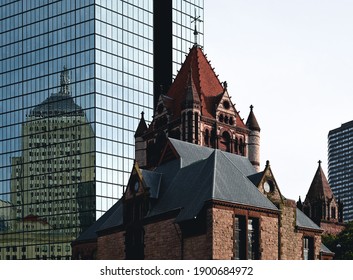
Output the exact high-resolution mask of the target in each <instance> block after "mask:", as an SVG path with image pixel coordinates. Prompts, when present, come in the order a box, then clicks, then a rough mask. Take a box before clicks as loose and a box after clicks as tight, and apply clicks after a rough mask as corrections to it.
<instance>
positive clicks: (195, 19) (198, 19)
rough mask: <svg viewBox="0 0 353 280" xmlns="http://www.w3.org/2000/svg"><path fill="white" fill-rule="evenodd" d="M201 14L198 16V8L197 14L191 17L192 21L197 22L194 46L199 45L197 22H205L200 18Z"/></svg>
mask: <svg viewBox="0 0 353 280" xmlns="http://www.w3.org/2000/svg"><path fill="white" fill-rule="evenodd" d="M200 17H201V16H197V15H196V9H195V16H193V17H191V19H192V21H191V23H193V22H194V23H195V28H194V36H195V42H194V46H197V45H198V44H197V35H199V32H198V31H197V25H196V23H197V22H203V21H202V20H201V19H200Z"/></svg>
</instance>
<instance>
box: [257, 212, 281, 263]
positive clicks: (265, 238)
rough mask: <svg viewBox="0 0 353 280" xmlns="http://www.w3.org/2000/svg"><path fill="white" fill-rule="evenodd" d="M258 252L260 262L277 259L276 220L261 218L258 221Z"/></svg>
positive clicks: (273, 218)
mask: <svg viewBox="0 0 353 280" xmlns="http://www.w3.org/2000/svg"><path fill="white" fill-rule="evenodd" d="M260 252H261V259H262V260H277V259H278V218H277V217H269V216H262V217H261V221H260Z"/></svg>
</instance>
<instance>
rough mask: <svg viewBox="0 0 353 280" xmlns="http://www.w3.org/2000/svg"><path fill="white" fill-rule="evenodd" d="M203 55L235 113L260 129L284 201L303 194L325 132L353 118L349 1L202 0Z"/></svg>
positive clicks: (352, 4) (321, 156)
mask: <svg viewBox="0 0 353 280" xmlns="http://www.w3.org/2000/svg"><path fill="white" fill-rule="evenodd" d="M204 1H205V11H204V25H205V26H204V28H205V30H204V34H205V41H204V53H205V54H207V58H208V59H209V60H210V61H211V65H212V67H214V68H215V72H216V74H218V75H219V79H220V81H221V82H222V81H227V83H228V92H229V93H230V95H231V96H232V101H233V103H235V108H236V109H237V110H238V111H240V116H241V117H242V118H244V119H245V121H246V119H247V117H248V114H249V110H250V109H249V106H250V105H251V104H252V105H253V106H254V113H255V116H256V118H257V121H258V123H259V125H260V127H261V169H263V168H264V167H265V164H266V160H269V161H270V165H271V169H272V171H273V173H274V176H275V179H276V182H277V184H278V186H279V188H280V190H281V192H282V195H284V196H285V197H286V198H289V199H295V200H297V199H298V198H299V196H301V198H302V200H304V199H305V196H306V193H307V191H308V189H309V187H310V184H311V182H312V180H313V177H314V175H315V172H316V170H317V168H318V161H319V160H321V161H322V164H321V166H322V168H323V170H324V172H325V174H326V177H327V178H328V171H327V162H328V159H327V136H328V132H329V131H330V130H332V129H334V128H337V127H340V126H341V124H343V123H345V122H348V121H351V120H353V16H352V13H353V1H352V0H349V1H348V0H217V1H215V0H204Z"/></svg>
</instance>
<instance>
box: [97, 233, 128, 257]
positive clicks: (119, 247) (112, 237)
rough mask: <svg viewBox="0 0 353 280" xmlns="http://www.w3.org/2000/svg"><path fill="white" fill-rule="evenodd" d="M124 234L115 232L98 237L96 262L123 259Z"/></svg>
mask: <svg viewBox="0 0 353 280" xmlns="http://www.w3.org/2000/svg"><path fill="white" fill-rule="evenodd" d="M124 233H125V232H116V233H112V234H108V235H104V236H101V237H98V244H97V245H98V250H97V259H98V260H123V259H125V237H124Z"/></svg>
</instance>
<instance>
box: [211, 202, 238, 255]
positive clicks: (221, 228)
mask: <svg viewBox="0 0 353 280" xmlns="http://www.w3.org/2000/svg"><path fill="white" fill-rule="evenodd" d="M211 211H212V237H213V238H212V259H221V260H231V259H232V257H233V210H226V209H217V208H212V210H211Z"/></svg>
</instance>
